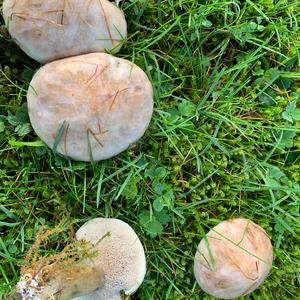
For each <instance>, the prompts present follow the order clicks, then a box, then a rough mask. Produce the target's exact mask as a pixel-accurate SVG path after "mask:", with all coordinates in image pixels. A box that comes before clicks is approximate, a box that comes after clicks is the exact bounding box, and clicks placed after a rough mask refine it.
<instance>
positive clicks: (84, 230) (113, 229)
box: [76, 218, 146, 300]
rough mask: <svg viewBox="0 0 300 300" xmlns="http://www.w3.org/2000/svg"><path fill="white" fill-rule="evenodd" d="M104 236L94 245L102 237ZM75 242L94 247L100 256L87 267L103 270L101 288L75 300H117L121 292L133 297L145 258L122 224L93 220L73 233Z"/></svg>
mask: <svg viewBox="0 0 300 300" xmlns="http://www.w3.org/2000/svg"><path fill="white" fill-rule="evenodd" d="M107 233H109V235H108V236H107V237H105V238H104V239H102V240H101V242H100V243H97V242H98V241H99V239H101V238H102V237H103V236H104V235H105V234H107ZM76 239H77V240H84V241H87V242H90V243H92V244H94V245H95V247H96V249H97V250H98V251H99V253H101V255H99V256H97V257H96V258H94V259H93V260H91V264H93V265H95V266H99V268H100V269H102V270H103V271H104V274H105V279H104V285H103V286H102V287H100V288H99V289H98V290H96V291H95V292H94V293H91V294H90V295H87V296H83V297H80V298H76V300H93V299H95V300H96V299H101V300H121V299H122V298H121V294H120V293H121V292H122V291H123V292H124V293H125V295H131V294H133V293H134V292H135V291H136V290H137V289H138V287H139V286H140V285H141V283H142V282H143V280H144V276H145V273H146V259H145V253H144V249H143V246H142V244H141V242H140V240H139V238H138V237H137V235H136V234H135V232H134V231H133V229H132V228H131V227H130V226H129V225H128V224H127V223H125V222H123V221H120V220H117V219H102V218H98V219H93V220H91V221H89V222H87V223H86V224H84V225H83V226H82V227H81V228H80V229H79V230H78V231H77V233H76Z"/></svg>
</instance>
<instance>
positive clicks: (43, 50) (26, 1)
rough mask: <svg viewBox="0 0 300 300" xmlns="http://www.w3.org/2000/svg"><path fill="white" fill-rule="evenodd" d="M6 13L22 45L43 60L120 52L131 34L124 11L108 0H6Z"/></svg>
mask: <svg viewBox="0 0 300 300" xmlns="http://www.w3.org/2000/svg"><path fill="white" fill-rule="evenodd" d="M3 17H4V20H5V23H6V25H7V28H8V31H9V32H10V34H11V36H12V37H13V38H14V40H15V41H16V43H17V44H18V45H19V46H20V48H21V49H22V50H23V51H24V52H25V53H26V54H27V55H29V56H30V57H32V58H33V59H35V60H37V61H38V62H40V63H46V62H50V61H54V60H57V59H59V58H64V57H69V56H75V55H80V54H84V53H92V52H104V51H105V50H111V51H113V52H117V51H118V50H119V49H120V46H121V42H122V40H123V39H124V38H126V35H127V24H126V20H125V17H124V14H123V12H122V11H121V10H120V9H119V8H118V7H117V6H116V5H114V4H112V3H111V2H109V1H107V0H4V2H3Z"/></svg>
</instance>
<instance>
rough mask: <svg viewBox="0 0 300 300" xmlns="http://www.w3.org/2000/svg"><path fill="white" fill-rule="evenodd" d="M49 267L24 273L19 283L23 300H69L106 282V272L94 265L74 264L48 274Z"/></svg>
mask: <svg viewBox="0 0 300 300" xmlns="http://www.w3.org/2000/svg"><path fill="white" fill-rule="evenodd" d="M47 273H48V272H47V267H44V268H42V269H41V270H39V271H37V272H30V273H26V274H24V275H23V276H22V277H21V278H20V281H19V283H18V285H17V293H18V294H19V296H20V299H21V300H29V299H34V300H48V299H55V300H69V299H71V298H74V297H80V296H83V295H87V294H90V293H92V292H94V291H95V290H96V289H97V288H99V287H101V286H102V285H103V283H104V272H103V271H102V270H101V269H99V267H98V268H95V267H94V266H87V265H85V264H82V263H80V264H74V265H70V266H66V267H63V268H59V270H56V271H54V273H52V274H47Z"/></svg>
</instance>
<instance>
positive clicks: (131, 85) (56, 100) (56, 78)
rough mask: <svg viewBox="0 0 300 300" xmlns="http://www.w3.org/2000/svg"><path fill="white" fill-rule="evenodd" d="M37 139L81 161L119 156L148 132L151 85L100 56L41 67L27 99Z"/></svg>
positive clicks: (121, 63) (127, 65)
mask: <svg viewBox="0 0 300 300" xmlns="http://www.w3.org/2000/svg"><path fill="white" fill-rule="evenodd" d="M27 100H28V112H29V117H30V120H31V124H32V126H33V128H34V130H35V132H36V133H37V135H38V136H39V137H40V138H41V139H42V140H43V141H44V142H45V143H46V144H47V145H48V146H49V147H51V148H54V149H55V150H56V151H57V152H59V153H60V154H63V155H65V156H68V157H70V158H72V159H75V160H81V161H98V160H103V159H107V158H110V157H112V156H114V155H117V154H118V153H120V152H121V151H123V150H125V149H127V148H128V146H129V145H130V144H132V143H134V142H135V141H137V140H138V139H139V138H140V137H141V136H142V135H143V134H144V132H145V130H146V129H147V127H148V125H149V122H150V120H151V116H152V111H153V92H152V85H151V83H150V81H149V79H148V77H147V76H146V74H145V73H144V72H143V71H142V70H141V69H140V68H139V67H137V66H136V65H134V64H133V63H131V62H129V61H127V60H124V59H120V58H117V57H114V56H111V55H108V54H104V53H92V54H86V55H81V56H76V57H70V58H66V59H62V60H59V61H55V62H52V63H50V64H47V65H45V66H43V67H42V68H41V69H40V70H39V71H38V72H37V73H36V74H35V76H34V77H33V79H32V81H31V84H30V88H29V90H28V94H27Z"/></svg>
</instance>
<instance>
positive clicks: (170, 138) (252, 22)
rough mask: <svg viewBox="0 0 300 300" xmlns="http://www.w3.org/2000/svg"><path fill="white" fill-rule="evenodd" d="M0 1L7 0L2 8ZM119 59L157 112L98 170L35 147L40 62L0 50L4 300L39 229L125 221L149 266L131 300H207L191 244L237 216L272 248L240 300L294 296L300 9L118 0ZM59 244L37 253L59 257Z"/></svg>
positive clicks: (294, 5) (59, 239)
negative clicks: (31, 113)
mask: <svg viewBox="0 0 300 300" xmlns="http://www.w3.org/2000/svg"><path fill="white" fill-rule="evenodd" d="M1 2H2V1H1ZM119 5H120V6H121V7H122V8H123V10H124V12H125V15H126V18H127V21H128V32H129V37H128V39H127V41H126V42H125V44H124V46H123V48H122V51H121V52H120V53H118V56H119V57H123V58H126V59H128V60H131V61H133V62H134V63H136V64H137V65H138V66H140V67H141V68H142V69H143V70H145V72H146V73H147V75H148V77H149V78H150V80H151V82H152V83H153V88H154V101H155V109H154V114H153V118H152V122H151V124H150V127H149V129H148V130H147V132H146V134H145V135H144V137H143V138H142V139H141V140H140V141H138V142H137V143H136V144H135V145H133V146H132V147H131V148H130V149H129V150H127V151H124V152H123V153H121V154H120V155H118V156H117V157H114V158H112V159H109V160H106V161H102V162H99V163H96V164H91V163H82V162H75V161H69V160H66V159H64V158H62V157H60V156H58V155H56V154H54V153H53V152H52V151H51V150H50V149H49V148H47V147H46V146H44V145H43V143H42V142H41V141H40V140H39V139H38V137H37V136H36V134H35V133H34V132H33V130H32V128H31V126H30V123H29V119H28V114H27V107H26V91H27V89H28V86H29V82H30V80H31V78H32V76H33V74H34V72H35V71H36V70H37V69H38V68H39V64H38V63H36V62H34V61H33V60H31V59H30V58H29V57H27V56H26V55H25V54H24V53H23V52H22V51H21V50H20V49H19V48H18V47H17V46H16V45H15V43H14V42H13V41H12V40H11V38H10V37H9V35H8V32H7V30H6V29H5V26H4V25H3V20H2V19H1V24H2V25H1V31H0V34H1V40H0V63H1V68H0V299H7V298H8V297H9V295H10V293H11V292H12V291H13V289H14V286H15V284H16V283H17V281H18V277H19V269H20V266H21V265H22V263H23V262H24V256H25V254H26V251H28V249H30V247H31V245H32V244H33V243H34V241H35V236H36V234H37V232H38V230H39V228H41V227H42V226H46V227H49V228H53V227H55V226H56V225H57V224H59V223H60V222H61V221H62V220H67V221H70V222H72V224H73V228H74V230H76V229H77V228H79V227H80V226H81V225H82V224H83V223H84V222H85V221H87V220H89V219H91V218H93V217H113V218H119V219H122V220H124V221H126V222H128V223H129V224H130V225H131V226H132V227H133V228H134V229H135V231H136V232H137V234H138V235H139V237H140V239H141V241H142V243H143V245H144V248H145V251H146V255H147V268H148V270H147V274H146V277H145V281H144V283H143V285H142V286H141V287H140V288H139V290H138V291H137V293H136V294H135V295H133V296H132V297H131V298H130V299H142V300H151V299H155V300H156V299H172V300H173V299H175V300H176V299H189V300H192V299H193V300H196V299H213V298H211V297H209V296H208V295H207V294H205V293H204V292H202V291H201V289H200V288H199V287H198V285H197V284H196V281H195V279H194V277H193V258H194V254H195V251H196V248H197V244H198V243H199V241H200V240H201V238H202V237H203V236H204V234H205V232H208V231H209V229H210V228H212V227H213V226H215V225H216V224H218V223H219V222H221V221H223V220H226V219H230V218H234V217H240V216H242V217H245V218H249V219H251V220H253V221H254V222H256V223H257V224H259V225H260V226H262V227H263V228H264V229H265V230H266V231H267V233H268V234H269V236H270V237H271V239H272V244H273V247H274V264H273V268H272V270H271V273H270V276H269V277H268V278H267V280H266V281H265V282H264V284H263V285H262V286H261V287H260V288H259V289H258V290H256V291H255V292H253V293H252V294H250V295H249V296H247V297H245V298H244V299H266V300H267V299H276V300H277V299H284V300H285V299H299V295H300V289H299V286H300V269H299V265H300V212H299V207H300V175H299V173H300V135H299V132H300V68H299V67H300V53H299V49H300V29H299V26H300V25H299V24H300V2H299V1H297V0H295V1H293V0H278V1H276V0H257V1H255V0H253V1H251V0H245V1H237V0H231V1H218V0H211V1H201V0H126V1H121V2H120V4H119ZM69 233H70V232H66V233H65V234H60V235H54V236H53V238H52V239H51V240H50V241H49V243H48V246H47V248H46V247H45V248H43V249H42V252H41V253H42V254H43V255H45V254H47V253H50V252H53V251H54V250H57V249H61V248H62V247H63V246H64V245H65V244H66V243H67V242H68V241H69V240H70V239H71V236H70V234H69Z"/></svg>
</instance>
